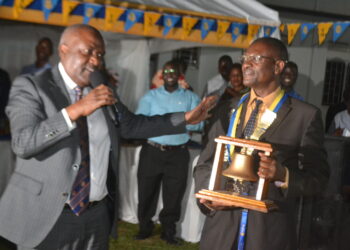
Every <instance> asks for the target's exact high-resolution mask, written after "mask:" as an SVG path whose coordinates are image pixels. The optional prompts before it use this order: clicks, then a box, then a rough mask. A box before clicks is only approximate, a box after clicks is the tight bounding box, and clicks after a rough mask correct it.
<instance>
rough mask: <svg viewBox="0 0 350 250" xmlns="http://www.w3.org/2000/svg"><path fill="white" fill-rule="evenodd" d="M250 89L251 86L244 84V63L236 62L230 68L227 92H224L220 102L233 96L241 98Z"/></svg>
mask: <svg viewBox="0 0 350 250" xmlns="http://www.w3.org/2000/svg"><path fill="white" fill-rule="evenodd" d="M248 91H249V88H247V87H245V86H244V85H243V73H242V64H240V63H234V64H232V67H231V69H230V81H229V85H228V86H227V88H226V89H225V92H224V93H223V94H222V96H221V98H220V99H219V102H218V103H220V102H224V101H227V100H231V99H233V98H235V99H237V97H238V99H239V98H240V97H241V96H242V95H243V94H245V93H247V92H248Z"/></svg>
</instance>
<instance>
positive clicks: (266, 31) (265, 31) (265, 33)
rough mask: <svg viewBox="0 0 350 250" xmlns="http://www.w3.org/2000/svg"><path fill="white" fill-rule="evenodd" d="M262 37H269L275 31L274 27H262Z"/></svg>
mask: <svg viewBox="0 0 350 250" xmlns="http://www.w3.org/2000/svg"><path fill="white" fill-rule="evenodd" d="M262 29H263V37H270V36H271V35H272V34H273V32H275V30H276V29H277V27H275V26H263V27H262Z"/></svg>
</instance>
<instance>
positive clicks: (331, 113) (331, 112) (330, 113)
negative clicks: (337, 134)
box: [325, 86, 350, 134]
mask: <svg viewBox="0 0 350 250" xmlns="http://www.w3.org/2000/svg"><path fill="white" fill-rule="evenodd" d="M349 97H350V87H348V86H347V87H345V89H344V92H343V98H342V101H341V102H340V103H336V104H332V105H330V106H329V107H328V110H327V113H326V120H325V129H326V133H329V132H330V131H332V132H331V134H332V133H333V132H334V128H330V127H331V125H332V123H333V121H334V117H335V116H336V114H338V113H339V112H341V111H344V110H346V109H347V103H346V102H347V101H346V100H349V99H350V98H349Z"/></svg>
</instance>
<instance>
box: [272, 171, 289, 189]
mask: <svg viewBox="0 0 350 250" xmlns="http://www.w3.org/2000/svg"><path fill="white" fill-rule="evenodd" d="M285 169H286V178H285V180H284V182H282V181H275V185H276V187H279V188H282V189H287V188H288V186H289V170H288V168H286V167H285Z"/></svg>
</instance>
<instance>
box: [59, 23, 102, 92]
mask: <svg viewBox="0 0 350 250" xmlns="http://www.w3.org/2000/svg"><path fill="white" fill-rule="evenodd" d="M58 51H59V56H60V59H61V63H62V65H63V67H64V69H65V71H66V72H67V74H68V75H69V77H70V78H72V80H73V81H74V82H75V83H76V84H78V85H79V86H81V87H85V86H87V85H89V76H90V73H91V72H92V71H94V70H95V69H96V68H99V66H100V65H101V63H102V61H103V56H104V54H105V46H104V41H103V38H102V35H101V34H100V32H99V31H98V30H97V29H95V28H94V27H92V26H89V25H85V24H77V25H73V26H70V27H67V28H66V29H65V30H64V31H63V33H62V35H61V39H60V43H59V48H58Z"/></svg>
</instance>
